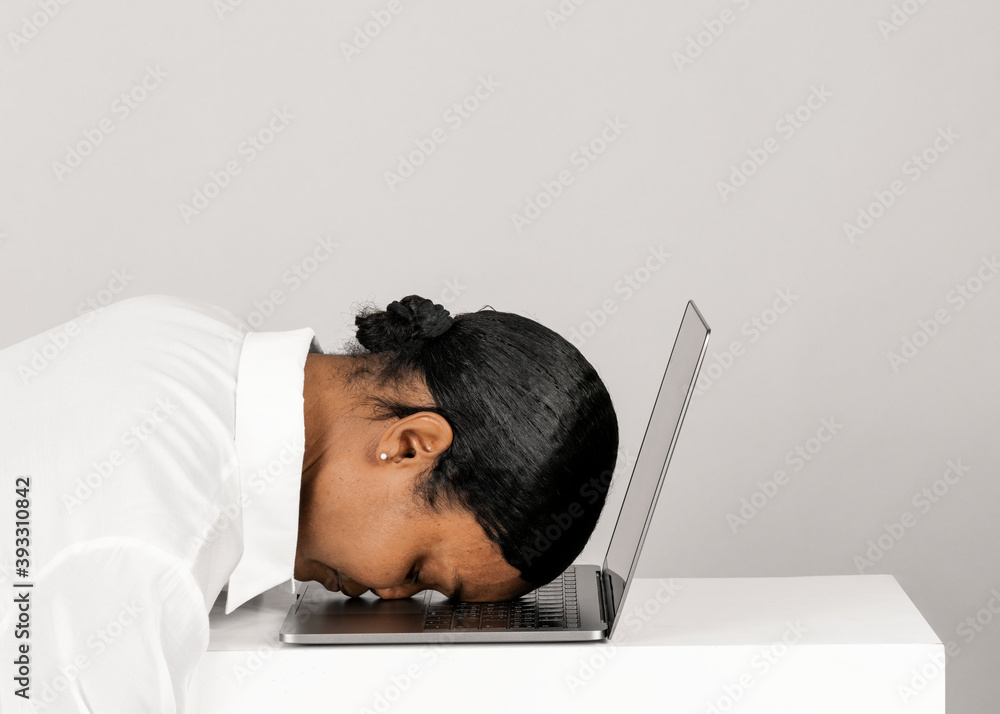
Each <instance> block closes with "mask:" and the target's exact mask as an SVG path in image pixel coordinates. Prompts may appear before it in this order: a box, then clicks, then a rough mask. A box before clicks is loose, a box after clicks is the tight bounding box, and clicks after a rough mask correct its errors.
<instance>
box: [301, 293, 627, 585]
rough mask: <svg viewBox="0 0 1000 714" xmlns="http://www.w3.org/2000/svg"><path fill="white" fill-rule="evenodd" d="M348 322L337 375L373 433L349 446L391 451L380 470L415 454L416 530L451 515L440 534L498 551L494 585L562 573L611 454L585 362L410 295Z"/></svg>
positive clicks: (537, 334) (568, 350)
mask: <svg viewBox="0 0 1000 714" xmlns="http://www.w3.org/2000/svg"><path fill="white" fill-rule="evenodd" d="M355 323H356V325H357V338H356V343H353V344H351V345H349V347H348V348H347V350H346V352H347V355H346V356H345V357H344V359H349V362H348V363H346V365H345V368H344V369H343V370H342V371H341V374H342V376H343V378H344V380H345V382H346V383H348V384H350V385H351V392H352V394H353V395H354V397H355V398H356V399H357V403H358V404H359V405H362V404H363V405H364V408H363V409H361V410H359V411H360V412H363V413H364V419H365V420H367V421H368V423H370V424H371V425H372V427H373V428H372V429H371V430H370V431H368V432H365V433H366V434H369V435H370V439H369V440H370V441H371V442H373V443H369V444H365V445H363V448H368V447H373V446H374V447H375V450H378V449H379V448H381V453H386V450H388V451H390V452H392V453H391V454H389V453H387V454H386V458H385V459H381V453H379V454H378V455H377V457H376V458H378V459H381V460H382V461H383V463H385V462H387V461H390V462H395V461H398V460H399V457H400V456H406V455H409V456H415V457H417V458H419V457H420V455H421V453H423V454H426V455H428V456H427V458H425V459H424V461H422V462H421V463H422V466H421V467H420V469H419V471H417V472H412V473H413V478H412V480H411V482H410V483H409V484H408V485H407V488H408V489H409V493H410V494H411V496H412V500H413V502H414V504H416V507H415V509H414V510H416V511H418V512H421V513H423V518H424V520H423V521H421V523H424V526H423V527H424V532H429V531H428V529H431V528H433V523H435V522H437V523H440V520H438V521H435V519H434V516H435V514H444V513H451V514H460V515H461V516H462V518H460V519H458V520H455V519H452V521H450V523H451V526H450V527H451V528H452V531H453V536H456V537H460V536H461V535H462V534H465V536H467V537H471V536H472V535H473V534H474V533H475V534H476V535H478V536H479V540H480V541H481V542H479V543H477V544H476V547H477V548H478V549H479V550H480V551H483V552H485V551H484V548H485V546H489V547H490V548H491V549H492V551H493V552H494V554H498V557H495V560H496V561H498V562H499V565H497V564H494V566H491V567H494V569H493V570H492V571H490V572H495V573H497V575H496V577H501V576H503V577H508V578H509V577H510V576H511V574H512V573H516V574H517V576H518V577H519V578H520V581H521V582H522V584H524V583H526V584H527V585H529V586H536V587H537V586H540V585H542V584H544V583H547V582H548V581H550V580H551V579H552V578H554V577H555V576H557V575H558V574H559V573H560V572H562V571H563V570H565V568H566V567H568V565H569V564H570V563H571V562H572V561H573V560H574V558H575V557H576V556H577V555H579V553H580V551H581V550H582V549H583V547H584V545H585V543H586V542H587V540H588V538H589V537H590V534H591V533H592V532H593V529H594V526H595V524H596V522H597V519H598V516H599V515H600V512H601V509H602V508H603V505H604V500H605V499H604V496H605V494H606V491H607V483H608V479H609V475H610V474H611V472H612V471H613V470H614V466H615V460H616V458H617V453H618V423H617V418H616V415H615V411H614V408H613V406H612V403H611V398H610V396H609V394H608V392H607V389H606V388H605V386H604V384H603V382H602V381H601V379H600V377H599V376H598V375H597V373H596V371H595V370H594V368H593V367H592V366H591V365H590V363H589V362H588V361H587V360H586V359H585V358H584V357H583V355H582V354H580V352H579V351H578V350H577V349H576V348H575V347H574V346H573V345H572V344H570V343H569V342H568V341H567V340H565V339H564V338H563V337H561V336H559V335H558V334H557V333H555V332H553V331H552V330H550V329H548V328H547V327H545V326H543V325H540V324H539V323H537V322H535V321H533V320H531V319H529V318H526V317H522V316H520V315H516V314H512V313H506V312H498V311H496V310H493V309H482V310H479V311H477V312H469V313H463V314H459V315H455V316H454V317H452V316H451V315H450V314H449V313H448V311H447V310H445V309H444V308H443V307H441V306H440V305H435V304H434V303H432V302H431V301H430V300H426V299H424V298H421V297H419V296H416V295H410V296H407V297H405V298H403V299H402V300H399V301H394V302H392V303H390V304H389V306H388V307H387V308H386V309H385V310H380V309H377V308H375V307H373V306H369V307H366V308H364V309H362V310H361V312H360V313H359V314H358V315H357V317H356V319H355ZM308 408H309V406H308V402H307V410H308ZM307 416H308V415H307ZM359 418H360V417H359ZM359 433H360V432H359ZM374 442H377V445H376V444H375V443H374ZM378 445H381V446H378ZM358 446H359V448H360V447H362V445H358ZM362 450H363V449H362ZM307 451H308V445H307ZM404 452H405V453H404ZM307 456H308V454H307ZM307 465H308V464H307ZM369 466H371V465H369ZM372 468H373V470H372V473H376V471H375V470H374V468H377V464H376V465H375V466H374V467H372ZM345 478H349V477H345ZM368 483H369V482H365V486H364V488H367V484H368ZM595 485H596V486H597V487H595ZM355 490H356V489H355ZM385 498H386V499H387V500H391V499H392V498H394V497H393V496H385ZM370 503H371V504H374V503H376V501H374V500H373V501H371V502H370ZM358 508H359V509H364V508H365V506H364V505H363V504H361V505H359V506H358ZM393 522H395V521H393ZM416 522H417V521H414V523H416ZM387 523H388V521H387ZM373 527H374V526H373ZM378 528H380V529H381V531H382V532H385V531H388V530H392V529H393V528H395V526H391V525H384V526H378ZM394 537H395V536H394ZM401 547H402V546H401ZM499 556H502V561H500V557H499ZM482 562H484V563H485V562H486V561H482ZM504 566H506V568H504ZM331 567H333V566H331ZM400 567H402V566H400ZM482 572H483V574H484V575H483V577H487V575H486V573H487V571H486V570H483V571H482ZM407 574H409V571H407ZM297 577H298V575H297ZM372 577H373V578H375V577H376V576H374V575H373V576H372ZM384 577H385V578H390V577H397V576H390V575H389V573H388V571H386V574H385V576H384ZM368 587H373V586H371V585H368ZM373 589H374V588H373ZM346 590H347V588H345V591H346ZM510 592H513V591H510ZM400 594H405V593H403V592H401V593H400Z"/></svg>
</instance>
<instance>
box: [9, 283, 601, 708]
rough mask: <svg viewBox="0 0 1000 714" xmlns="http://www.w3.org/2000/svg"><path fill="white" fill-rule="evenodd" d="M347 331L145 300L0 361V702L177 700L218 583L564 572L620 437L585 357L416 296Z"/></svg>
mask: <svg viewBox="0 0 1000 714" xmlns="http://www.w3.org/2000/svg"><path fill="white" fill-rule="evenodd" d="M355 322H356V324H357V328H358V330H357V344H354V345H352V346H351V347H350V349H348V350H347V353H346V354H324V353H323V352H322V351H321V350H320V349H319V347H318V345H317V343H316V340H315V334H314V332H313V330H311V329H309V328H301V329H298V330H289V331H285V332H251V331H249V330H248V328H247V326H246V325H245V324H243V323H242V322H241V321H240V320H238V319H237V318H236V317H235V316H234V315H233V314H232V313H230V312H228V311H226V310H223V309H221V308H218V307H216V306H213V305H209V304H207V303H203V302H198V301H193V300H183V299H180V298H176V297H170V296H162V295H150V296H143V297H137V298H131V299H128V300H122V301H119V302H116V303H113V304H112V305H110V306H107V307H104V308H101V309H98V310H94V311H91V312H87V313H84V314H82V315H80V316H79V317H77V318H76V319H73V320H70V321H68V322H66V323H64V324H63V325H60V326H57V327H55V328H52V329H50V330H47V331H45V332H43V333H40V334H39V335H36V336H35V337H32V338H29V339H27V340H24V341H23V342H20V343H18V344H16V345H13V346H11V347H8V348H6V349H4V350H0V404H2V408H0V435H2V437H3V439H2V443H0V476H2V477H3V482H4V483H6V484H8V487H7V489H6V496H5V498H4V499H2V501H3V502H0V531H2V532H5V533H8V534H11V535H12V537H10V538H7V539H4V540H0V566H2V570H3V572H2V575H3V578H2V580H3V581H4V584H7V585H9V586H10V588H11V590H12V592H13V597H10V598H5V599H4V600H3V601H2V603H0V639H2V641H5V642H10V643H14V642H15V641H17V642H18V643H20V644H19V646H20V645H23V646H24V647H26V648H27V650H25V651H23V652H21V650H19V653H20V654H19V656H20V655H23V656H24V658H25V661H24V662H21V663H16V662H14V658H13V657H10V658H7V659H6V660H5V661H6V664H0V668H6V669H0V675H2V676H3V677H8V679H7V680H6V681H12V680H11V679H9V677H15V678H17V677H20V680H16V679H15V680H13V681H15V682H16V684H17V688H16V689H11V688H10V687H7V688H5V689H3V690H0V708H2V709H3V710H5V711H6V710H7V709H8V708H9V709H10V710H11V711H20V710H21V709H18V708H17V707H18V706H19V705H23V704H24V702H25V701H26V699H27V698H28V697H30V698H31V700H32V701H34V702H36V703H38V704H41V705H45V706H51V705H55V708H54V709H50V710H51V711H74V712H75V711H163V712H168V711H169V712H177V711H184V710H185V703H186V698H187V689H188V685H189V683H190V682H191V680H192V678H193V676H194V671H195V667H196V666H197V663H198V661H199V659H200V658H201V655H202V654H203V653H204V652H205V650H206V648H207V646H208V635H209V620H208V612H209V610H210V609H211V608H212V606H213V604H214V603H215V602H216V600H217V598H219V595H220V593H222V592H223V590H225V593H224V597H225V601H224V602H225V613H226V614H229V613H231V612H232V611H233V610H235V609H236V608H238V607H240V606H241V605H243V604H244V603H246V602H247V601H249V600H251V599H253V598H255V597H257V596H258V595H260V594H261V593H263V592H265V591H267V590H270V589H271V588H274V587H276V586H279V585H281V584H283V583H284V584H285V585H289V586H294V580H300V581H305V580H316V581H319V582H321V583H322V584H324V585H325V586H326V587H327V588H329V589H331V590H341V591H343V592H344V593H346V594H347V595H352V596H353V595H360V594H362V593H363V592H365V590H369V589H370V590H372V591H373V592H375V593H376V594H377V595H380V596H382V597H386V598H397V597H407V596H409V595H412V594H414V593H416V592H418V591H420V590H423V589H427V588H432V589H436V590H439V591H441V592H443V593H446V594H448V595H449V596H451V597H453V598H455V599H466V600H498V599H507V598H512V597H516V596H518V595H520V594H522V593H524V592H527V591H528V590H530V589H531V588H533V587H537V586H540V585H543V584H545V583H547V582H548V581H549V580H551V579H552V578H554V577H555V576H556V575H558V574H559V573H560V572H561V571H562V570H564V569H565V568H566V567H567V566H568V565H569V564H570V562H571V561H572V560H573V559H574V558H575V557H576V556H577V555H578V554H579V552H580V551H581V549H582V548H583V545H584V544H585V543H586V541H587V539H588V537H589V536H590V534H591V532H592V531H593V528H594V525H595V523H596V522H597V518H598V516H599V514H600V510H601V508H602V506H603V504H604V497H605V493H606V490H607V489H606V484H607V483H608V481H609V476H610V474H611V472H612V471H613V469H614V465H615V459H616V457H617V449H618V426H617V420H616V417H615V412H614V409H613V407H612V404H611V399H610V397H609V396H608V392H607V390H606V389H605V387H604V385H603V384H602V382H601V380H600V378H599V377H598V376H597V373H596V372H595V371H594V369H593V367H591V365H590V364H589V363H588V362H587V361H586V359H584V357H583V356H582V355H581V354H580V353H579V351H577V350H576V348H574V347H573V346H572V345H571V344H570V343H569V342H567V341H566V340H564V339H563V338H562V337H560V336H559V335H557V334H556V333H555V332H553V331H552V330H549V329H548V328H546V327H543V326H542V325H539V324H538V323H537V322H534V321H532V320H530V319H528V318H525V317H521V316H519V315H515V314H510V313H504V312H498V311H495V310H493V309H483V310H479V311H477V312H471V313H464V314H460V315H457V316H455V317H454V318H453V317H452V316H451V315H450V314H449V313H448V311H447V310H445V309H444V308H443V307H441V306H440V305H436V304H434V303H432V302H431V301H430V300H426V299H423V298H421V297H419V296H416V295H410V296H408V297H405V298H403V299H402V300H399V301H394V302H392V303H390V304H389V305H388V307H387V308H386V309H385V310H384V311H382V310H377V309H373V308H368V309H365V310H363V311H362V312H361V314H359V315H358V316H357V319H356V321H355ZM18 598H22V599H21V600H18ZM15 603H17V604H15ZM15 630H17V632H26V633H30V637H25V639H27V640H28V641H27V642H21V640H20V639H19V638H21V637H22V635H20V634H16V633H15ZM22 669H23V670H24V671H22ZM4 672H6V674H4ZM123 673H127V674H123Z"/></svg>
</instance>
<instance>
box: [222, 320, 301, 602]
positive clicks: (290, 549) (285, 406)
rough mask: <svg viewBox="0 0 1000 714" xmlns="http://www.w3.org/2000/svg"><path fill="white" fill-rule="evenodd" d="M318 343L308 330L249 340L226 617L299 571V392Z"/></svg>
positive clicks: (240, 399)
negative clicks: (237, 524)
mask: <svg viewBox="0 0 1000 714" xmlns="http://www.w3.org/2000/svg"><path fill="white" fill-rule="evenodd" d="M314 339H315V334H314V332H313V330H312V329H310V328H308V327H306V328H302V329H299V330H289V331H286V332H248V333H247V334H246V336H245V338H244V340H243V349H242V352H241V353H240V364H239V371H238V373H237V377H236V453H237V456H238V458H239V465H240V466H239V479H240V492H241V493H240V498H241V502H242V504H243V508H242V511H243V554H242V556H241V557H240V560H239V562H238V563H237V565H236V569H235V570H233V572H232V574H231V575H230V577H229V591H228V593H227V595H226V614H227V615H228V614H229V613H230V612H232V611H233V610H235V609H236V608H237V607H239V606H240V605H242V604H243V603H245V602H246V601H247V600H249V599H250V598H252V597H255V596H257V595H259V594H260V593H262V592H264V591H265V590H268V589H270V588H273V587H275V586H276V585H279V584H281V583H283V582H288V583H289V584H290V585H292V586H293V587H292V589H293V590H294V581H293V579H292V577H293V574H294V569H295V545H296V541H297V537H298V522H299V489H300V487H301V485H302V459H303V455H304V453H305V418H304V416H303V397H302V389H303V383H304V380H305V361H306V354H307V353H308V351H309V346H310V344H311V343H312V342H313V340H314Z"/></svg>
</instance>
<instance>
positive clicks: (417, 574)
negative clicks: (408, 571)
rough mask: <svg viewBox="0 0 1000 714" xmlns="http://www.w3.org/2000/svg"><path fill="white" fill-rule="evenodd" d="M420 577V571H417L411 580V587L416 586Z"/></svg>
mask: <svg viewBox="0 0 1000 714" xmlns="http://www.w3.org/2000/svg"><path fill="white" fill-rule="evenodd" d="M419 577H420V571H419V570H416V569H415V570H414V573H413V579H412V580H410V585H416V584H417V578H419Z"/></svg>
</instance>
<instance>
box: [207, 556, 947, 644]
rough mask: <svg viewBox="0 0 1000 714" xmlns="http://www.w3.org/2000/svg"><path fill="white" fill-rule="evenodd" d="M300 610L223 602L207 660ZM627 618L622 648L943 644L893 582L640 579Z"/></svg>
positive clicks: (868, 578)
mask: <svg viewBox="0 0 1000 714" xmlns="http://www.w3.org/2000/svg"><path fill="white" fill-rule="evenodd" d="M294 600H295V596H294V595H291V594H288V593H285V592H282V591H281V589H280V588H275V589H273V590H268V591H267V592H265V593H262V594H261V595H259V596H257V597H255V598H253V599H252V600H250V601H248V602H247V603H246V604H245V605H243V606H241V607H239V608H238V609H237V610H236V611H234V612H233V613H231V614H229V615H225V614H223V602H224V598H223V597H222V596H220V598H219V600H218V601H217V602H216V604H215V606H214V607H213V608H212V612H211V615H210V621H211V636H210V642H209V647H208V649H209V651H222V650H251V649H255V648H257V647H259V646H260V644H261V642H264V641H272V640H274V639H276V637H277V632H278V629H279V628H280V627H281V623H282V621H283V620H284V618H285V614H286V613H287V612H288V608H289V606H290V605H291V603H292V602H294ZM621 617H623V618H624V619H623V620H622V622H621V625H620V627H619V631H618V632H617V633H616V634H615V639H614V642H615V644H631V645H647V646H665V645H667V646H671V645H709V646H711V645H756V644H766V643H769V642H773V641H774V639H775V637H776V635H780V633H782V632H783V631H784V630H785V629H786V628H787V627H788V626H789V623H792V624H794V623H795V622H799V623H801V625H802V626H803V627H804V628H808V631H809V633H810V634H809V641H810V642H811V643H814V644H866V643H871V644H936V643H939V642H940V639H939V638H938V637H937V635H935V634H934V631H933V630H932V629H931V628H930V626H929V625H928V624H927V622H926V621H925V620H924V618H923V617H922V616H921V614H920V612H919V611H918V610H917V608H916V606H914V604H913V603H912V602H911V601H910V599H909V598H908V597H907V595H906V593H905V592H903V589H902V588H901V587H900V586H899V584H898V583H897V582H896V580H895V578H893V577H892V576H891V575H829V576H802V577H787V578H661V579H649V578H640V579H637V580H635V581H634V582H633V583H632V587H631V590H630V591H629V594H628V598H627V599H626V602H625V604H624V607H623V608H622V612H621ZM276 646H278V647H287V648H298V647H315V646H316V645H286V644H285V643H276ZM336 646H337V647H344V645H336ZM383 646H384V645H383ZM461 646H463V647H468V646H470V645H461ZM504 646H507V645H504Z"/></svg>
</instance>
